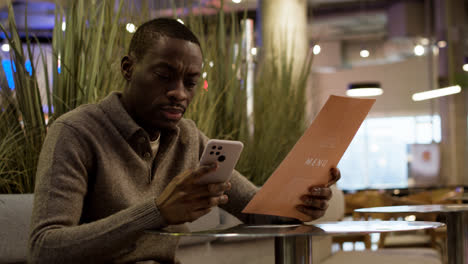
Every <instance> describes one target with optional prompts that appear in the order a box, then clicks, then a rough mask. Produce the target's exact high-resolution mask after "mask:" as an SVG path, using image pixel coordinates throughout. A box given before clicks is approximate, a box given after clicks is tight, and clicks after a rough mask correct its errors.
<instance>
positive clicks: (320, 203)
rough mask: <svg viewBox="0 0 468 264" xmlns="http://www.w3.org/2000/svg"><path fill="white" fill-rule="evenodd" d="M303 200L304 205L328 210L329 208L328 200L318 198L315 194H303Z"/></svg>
mask: <svg viewBox="0 0 468 264" xmlns="http://www.w3.org/2000/svg"><path fill="white" fill-rule="evenodd" d="M301 201H302V202H303V203H304V204H303V205H305V206H307V207H312V208H316V209H320V210H326V209H327V208H328V200H325V199H317V198H315V197H313V196H309V195H303V196H301Z"/></svg>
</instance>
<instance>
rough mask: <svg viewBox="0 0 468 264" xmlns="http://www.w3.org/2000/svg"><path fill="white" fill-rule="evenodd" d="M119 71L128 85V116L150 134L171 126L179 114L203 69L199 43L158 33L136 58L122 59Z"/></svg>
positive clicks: (177, 119) (125, 103) (182, 110)
mask: <svg viewBox="0 0 468 264" xmlns="http://www.w3.org/2000/svg"><path fill="white" fill-rule="evenodd" d="M121 66H122V73H123V75H124V77H125V78H126V79H127V80H128V82H129V85H128V87H127V88H126V89H125V91H124V93H123V95H122V102H123V104H124V106H125V108H126V110H127V111H128V112H129V114H130V116H132V118H133V119H134V120H135V121H136V122H137V124H139V125H140V126H141V127H143V128H144V129H145V130H146V131H147V132H148V133H150V136H152V134H154V133H157V132H159V130H161V129H165V128H173V127H175V125H176V124H177V123H178V122H179V120H180V119H181V118H182V116H183V114H184V112H185V110H186V109H187V107H188V106H189V103H190V101H191V100H192V98H193V96H194V95H195V88H196V86H197V83H198V79H199V78H200V75H201V74H200V72H201V69H202V54H201V50H200V47H199V46H198V45H197V44H195V43H192V42H189V41H186V40H182V39H176V38H169V37H160V38H159V39H157V40H154V45H152V46H151V47H150V48H149V49H148V50H147V51H146V53H145V54H144V56H143V58H141V59H140V60H138V61H136V59H135V58H134V57H133V56H129V57H124V58H123V59H122V65H121Z"/></svg>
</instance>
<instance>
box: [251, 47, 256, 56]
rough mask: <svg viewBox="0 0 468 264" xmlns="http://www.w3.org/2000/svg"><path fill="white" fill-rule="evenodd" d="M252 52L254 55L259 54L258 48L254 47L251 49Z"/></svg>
mask: <svg viewBox="0 0 468 264" xmlns="http://www.w3.org/2000/svg"><path fill="white" fill-rule="evenodd" d="M250 53H251V54H252V55H254V56H255V55H257V48H252V49H251V50H250Z"/></svg>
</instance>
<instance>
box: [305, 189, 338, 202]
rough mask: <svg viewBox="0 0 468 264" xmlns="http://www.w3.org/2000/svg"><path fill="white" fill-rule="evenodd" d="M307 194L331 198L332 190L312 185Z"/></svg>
mask: <svg viewBox="0 0 468 264" xmlns="http://www.w3.org/2000/svg"><path fill="white" fill-rule="evenodd" d="M307 195H310V196H313V197H316V198H318V197H321V198H324V199H328V200H329V199H330V198H331V197H332V191H331V189H330V188H328V187H315V186H313V187H310V188H309V193H308V194H307Z"/></svg>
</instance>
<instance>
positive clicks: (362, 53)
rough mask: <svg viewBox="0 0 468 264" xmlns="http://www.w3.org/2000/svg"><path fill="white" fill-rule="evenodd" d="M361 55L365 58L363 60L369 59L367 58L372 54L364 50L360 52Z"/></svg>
mask: <svg viewBox="0 0 468 264" xmlns="http://www.w3.org/2000/svg"><path fill="white" fill-rule="evenodd" d="M359 55H361V57H363V58H367V57H369V55H370V52H369V51H368V50H366V49H363V50H361V51H360V52H359Z"/></svg>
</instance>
